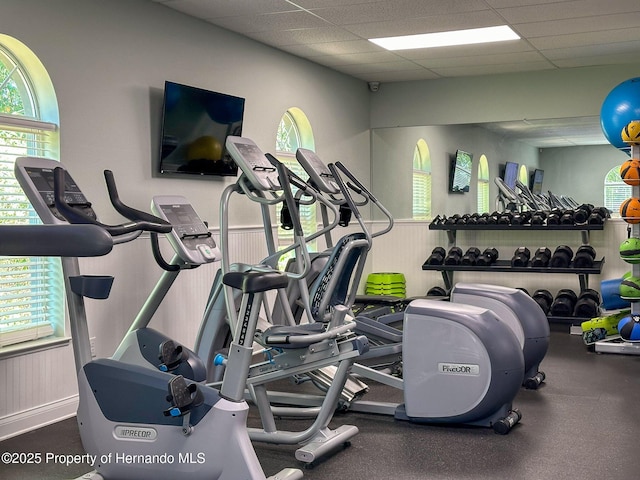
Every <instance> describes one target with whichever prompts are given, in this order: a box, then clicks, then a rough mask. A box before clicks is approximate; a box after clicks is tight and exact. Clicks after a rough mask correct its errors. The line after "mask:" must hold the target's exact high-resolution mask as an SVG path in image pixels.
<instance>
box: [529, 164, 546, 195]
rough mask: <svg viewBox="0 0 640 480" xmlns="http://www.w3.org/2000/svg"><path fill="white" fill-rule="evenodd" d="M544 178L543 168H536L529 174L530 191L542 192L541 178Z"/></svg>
mask: <svg viewBox="0 0 640 480" xmlns="http://www.w3.org/2000/svg"><path fill="white" fill-rule="evenodd" d="M543 178H544V170H540V169H539V168H536V169H535V170H534V171H533V175H532V176H531V192H532V193H535V194H538V195H540V194H541V193H542V180H543Z"/></svg>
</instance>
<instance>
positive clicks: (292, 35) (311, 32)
mask: <svg viewBox="0 0 640 480" xmlns="http://www.w3.org/2000/svg"><path fill="white" fill-rule="evenodd" d="M246 36H247V37H249V38H253V39H254V40H257V41H259V42H262V43H265V44H267V45H271V46H274V47H280V46H287V45H307V44H314V43H328V42H343V41H348V40H359V37H357V36H356V35H353V34H352V33H349V32H347V31H345V30H343V29H341V28H338V27H325V28H302V29H294V30H275V31H271V32H252V33H248V34H246Z"/></svg>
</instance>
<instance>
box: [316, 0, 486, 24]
mask: <svg viewBox="0 0 640 480" xmlns="http://www.w3.org/2000/svg"><path fill="white" fill-rule="evenodd" d="M482 10H489V7H487V5H486V4H485V3H484V2H483V1H481V0H468V1H464V0H462V1H461V0H453V1H447V2H443V1H441V0H431V1H419V0H393V1H390V0H385V1H378V2H375V3H366V4H354V5H345V6H340V7H323V8H312V9H310V11H311V12H313V13H314V14H316V15H318V16H320V17H322V18H324V19H325V20H327V21H329V22H331V23H334V24H335V25H348V24H357V23H371V22H389V21H393V20H400V19H405V18H415V17H435V16H439V15H451V14H460V13H463V12H473V11H482Z"/></svg>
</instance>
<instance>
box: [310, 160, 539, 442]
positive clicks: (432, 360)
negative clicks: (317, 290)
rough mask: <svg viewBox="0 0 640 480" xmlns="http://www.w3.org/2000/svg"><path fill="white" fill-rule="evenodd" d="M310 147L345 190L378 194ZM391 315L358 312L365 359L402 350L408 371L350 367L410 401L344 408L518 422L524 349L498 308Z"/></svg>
mask: <svg viewBox="0 0 640 480" xmlns="http://www.w3.org/2000/svg"><path fill="white" fill-rule="evenodd" d="M312 153H313V152H311V153H309V152H302V156H303V157H307V161H306V162H305V161H303V162H301V164H303V165H304V166H305V168H310V167H311V169H315V170H316V175H315V177H316V178H323V179H325V181H326V180H328V179H329V178H331V179H332V180H331V181H332V183H336V184H337V185H339V187H340V190H341V191H342V192H343V193H345V192H348V190H349V189H350V188H351V189H352V188H353V186H355V188H356V189H357V190H358V191H361V192H364V195H366V196H368V197H370V198H375V197H373V195H372V194H371V193H370V192H368V190H367V189H366V187H364V185H362V184H361V183H360V182H359V181H358V180H357V178H355V176H353V174H352V173H351V172H349V170H348V169H347V168H346V167H345V166H344V165H342V164H341V163H339V162H338V163H336V164H335V165H334V164H330V165H328V167H323V164H322V162H321V161H320V160H319V159H318V158H313V156H312V155H311V154H312ZM314 155H315V154H314ZM314 166H315V167H314ZM309 175H310V178H314V175H312V174H311V173H309ZM342 175H344V176H345V177H346V178H347V179H348V182H347V183H345V182H344V181H343V180H342ZM354 214H356V213H355V212H354ZM497 297H499V295H497ZM347 306H350V305H347ZM388 317H389V318H387V319H385V318H384V317H380V318H379V319H378V320H371V319H368V318H366V317H364V316H358V317H356V318H355V321H356V323H357V327H356V332H358V333H365V332H366V333H365V334H366V335H367V337H368V338H369V339H370V342H371V343H372V347H371V348H370V351H369V354H368V356H367V357H366V360H369V359H375V358H376V357H377V358H383V357H385V356H388V355H389V354H393V353H396V352H401V372H402V378H399V377H398V376H397V375H394V374H392V373H389V372H388V371H384V370H380V369H378V368H374V367H371V366H366V365H364V364H363V363H362V362H361V361H360V360H361V359H358V361H357V363H356V364H354V366H353V368H352V373H353V374H355V375H356V376H358V377H359V378H360V379H363V380H366V379H370V380H374V381H376V382H379V383H383V384H386V385H389V386H392V387H396V388H398V389H401V390H402V391H403V396H404V402H403V403H402V404H400V405H398V404H393V403H381V402H370V401H366V400H362V399H356V400H354V401H352V402H350V403H349V404H347V405H345V407H347V408H349V409H350V410H351V411H359V412H367V413H380V414H389V415H394V416H395V417H396V418H398V419H401V420H410V421H413V422H418V423H456V424H470V425H479V426H486V427H492V428H493V429H494V431H495V432H496V433H500V434H506V433H508V432H509V431H510V430H511V428H512V427H513V426H514V425H515V424H516V423H518V422H519V421H520V419H521V414H520V412H519V411H518V410H517V409H513V408H512V401H513V398H514V397H515V395H516V394H517V392H518V390H519V388H520V385H521V384H522V382H523V378H524V373H525V372H524V369H525V362H524V355H523V348H522V346H521V344H520V342H519V341H518V338H517V337H516V335H515V333H514V332H513V331H512V329H511V328H510V327H509V326H508V325H507V324H506V323H505V322H503V321H501V319H499V317H498V315H496V313H495V312H493V311H492V310H490V309H488V308H487V307H483V306H481V305H480V306H474V305H464V304H459V303H449V302H442V301H434V300H428V299H418V300H413V301H411V303H409V305H408V306H407V307H406V308H405V309H404V311H403V312H400V313H396V314H392V315H389V316H388ZM397 320H401V321H402V328H394V327H393V326H392V323H394V322H396V321H397ZM387 322H388V323H387ZM545 351H546V349H545ZM363 357H364V356H363ZM368 363H369V362H368Z"/></svg>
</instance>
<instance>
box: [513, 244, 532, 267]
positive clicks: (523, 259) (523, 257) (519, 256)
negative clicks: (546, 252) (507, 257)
mask: <svg viewBox="0 0 640 480" xmlns="http://www.w3.org/2000/svg"><path fill="white" fill-rule="evenodd" d="M530 258H531V252H530V251H529V249H528V248H527V247H518V248H517V249H516V251H515V253H514V254H513V257H512V258H511V266H512V267H526V266H527V264H528V263H529V259H530Z"/></svg>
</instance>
